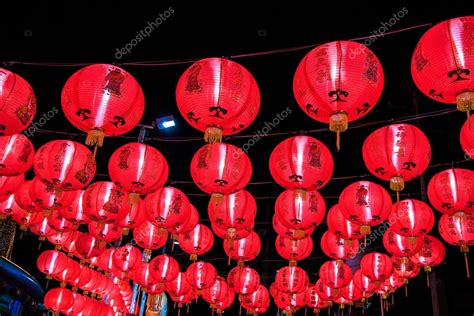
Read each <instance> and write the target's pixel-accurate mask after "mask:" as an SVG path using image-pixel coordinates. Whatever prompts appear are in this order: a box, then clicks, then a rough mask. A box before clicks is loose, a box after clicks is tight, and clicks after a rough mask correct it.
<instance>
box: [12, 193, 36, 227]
mask: <svg viewBox="0 0 474 316" xmlns="http://www.w3.org/2000/svg"><path fill="white" fill-rule="evenodd" d="M15 201H16V199H15ZM43 219H44V216H43V215H42V214H41V213H31V212H29V211H26V210H24V209H23V208H22V209H21V211H20V213H18V214H16V215H15V216H13V220H14V221H15V222H17V223H18V224H19V225H20V229H21V230H22V231H26V230H27V229H28V227H29V226H30V225H34V224H37V223H40V222H41V221H42V220H43Z"/></svg>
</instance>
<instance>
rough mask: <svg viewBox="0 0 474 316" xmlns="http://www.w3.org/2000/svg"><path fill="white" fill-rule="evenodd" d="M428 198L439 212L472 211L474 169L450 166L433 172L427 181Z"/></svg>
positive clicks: (473, 204) (452, 213)
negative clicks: (435, 172)
mask: <svg viewBox="0 0 474 316" xmlns="http://www.w3.org/2000/svg"><path fill="white" fill-rule="evenodd" d="M428 199H429V200H430V203H431V205H433V207H434V208H435V209H436V210H437V211H439V212H441V213H445V214H449V215H455V214H456V213H459V214H458V215H462V214H463V213H473V212H474V203H473V201H474V171H472V170H469V169H461V168H451V169H446V170H444V171H441V172H439V173H437V174H435V175H434V176H433V177H432V178H431V180H430V182H429V183H428Z"/></svg>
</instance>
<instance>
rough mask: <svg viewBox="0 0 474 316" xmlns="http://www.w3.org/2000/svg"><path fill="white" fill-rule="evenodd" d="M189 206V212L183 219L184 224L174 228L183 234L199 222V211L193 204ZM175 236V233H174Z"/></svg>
mask: <svg viewBox="0 0 474 316" xmlns="http://www.w3.org/2000/svg"><path fill="white" fill-rule="evenodd" d="M189 206H190V213H189V216H188V218H187V219H186V220H185V222H184V224H183V225H181V226H179V228H178V229H177V230H176V231H177V233H178V234H184V233H187V232H190V231H191V230H192V229H193V228H194V227H196V225H197V224H199V213H198V211H197V209H196V208H195V207H194V205H192V204H189ZM175 236H176V234H175Z"/></svg>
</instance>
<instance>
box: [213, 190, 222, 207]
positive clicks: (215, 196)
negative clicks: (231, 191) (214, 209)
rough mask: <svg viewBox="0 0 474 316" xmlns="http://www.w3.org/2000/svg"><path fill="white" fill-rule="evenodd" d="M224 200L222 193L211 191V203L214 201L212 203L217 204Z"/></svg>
mask: <svg viewBox="0 0 474 316" xmlns="http://www.w3.org/2000/svg"><path fill="white" fill-rule="evenodd" d="M223 200H224V194H222V193H212V194H211V203H214V205H216V206H219V205H221V204H222V202H223Z"/></svg>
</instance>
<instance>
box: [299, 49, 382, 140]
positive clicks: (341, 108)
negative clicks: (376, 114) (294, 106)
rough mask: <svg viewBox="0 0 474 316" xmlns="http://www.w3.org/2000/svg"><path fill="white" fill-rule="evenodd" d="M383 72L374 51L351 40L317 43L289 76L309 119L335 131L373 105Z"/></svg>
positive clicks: (365, 112)
mask: <svg viewBox="0 0 474 316" xmlns="http://www.w3.org/2000/svg"><path fill="white" fill-rule="evenodd" d="M383 85H384V75H383V70H382V66H381V65H380V62H379V60H378V59H377V57H376V56H375V55H374V53H373V52H372V51H371V50H370V49H368V48H367V47H366V46H364V45H362V44H360V43H357V42H352V41H336V42H330V43H326V44H323V45H320V46H318V47H316V48H314V49H313V50H311V51H310V52H309V53H308V54H306V56H305V57H304V58H303V60H301V62H300V64H299V65H298V68H297V70H296V73H295V77H294V79H293V93H294V95H295V98H296V101H297V102H298V105H299V106H300V107H301V108H302V109H303V111H305V113H306V114H307V115H309V116H310V117H311V118H312V119H314V120H316V121H319V122H323V123H328V122H329V129H330V130H331V131H333V132H337V136H338V137H337V139H338V141H337V148H338V149H339V133H340V132H344V131H345V130H347V127H348V123H349V122H351V121H355V120H357V119H360V118H361V117H363V116H364V115H366V114H367V113H369V111H370V110H371V109H372V108H373V107H374V106H375V104H376V103H377V101H378V100H379V98H380V95H381V94H382V89H383Z"/></svg>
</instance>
